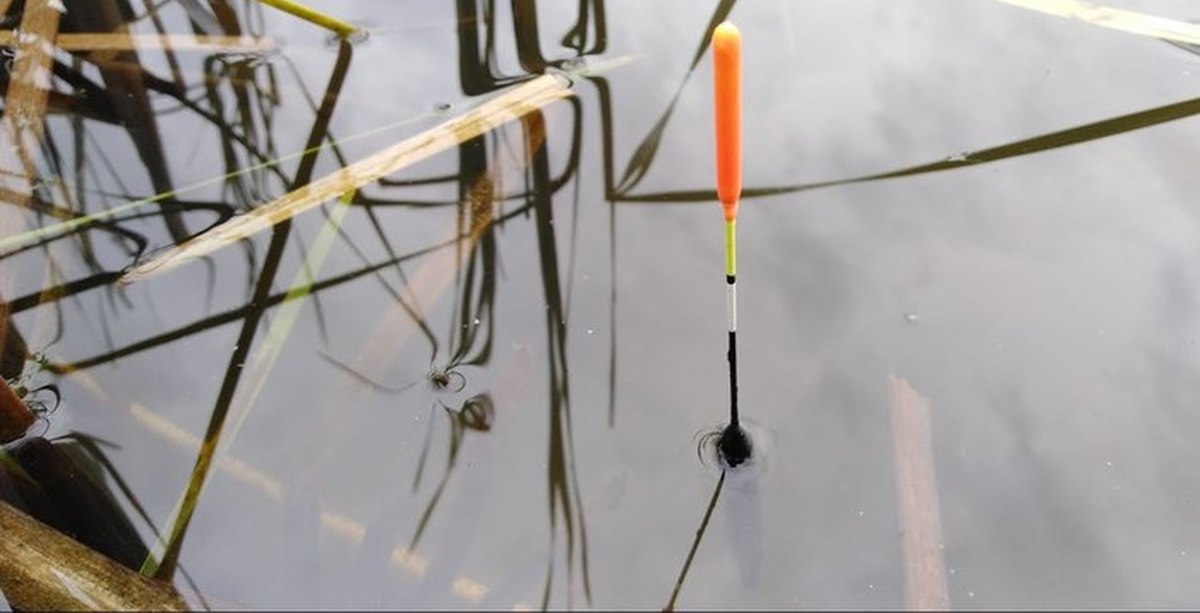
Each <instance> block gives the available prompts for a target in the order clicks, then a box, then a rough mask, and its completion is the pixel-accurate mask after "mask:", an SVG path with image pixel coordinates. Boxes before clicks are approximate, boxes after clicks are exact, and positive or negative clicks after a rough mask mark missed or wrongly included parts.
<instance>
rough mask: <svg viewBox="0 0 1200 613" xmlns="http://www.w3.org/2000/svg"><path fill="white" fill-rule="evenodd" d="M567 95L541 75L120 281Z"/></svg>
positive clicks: (185, 258) (561, 81)
mask: <svg viewBox="0 0 1200 613" xmlns="http://www.w3.org/2000/svg"><path fill="white" fill-rule="evenodd" d="M569 95H571V89H570V80H569V79H568V78H567V77H565V76H561V75H551V74H547V75H542V76H540V77H537V78H536V79H533V80H531V81H529V82H527V83H524V84H523V85H520V86H518V87H516V88H514V89H512V90H510V91H508V92H506V93H504V94H502V95H500V96H498V97H496V98H493V99H492V100H490V101H488V102H485V103H484V104H482V105H480V106H478V107H476V108H474V109H471V110H470V111H468V112H466V113H464V114H462V115H459V116H458V117H455V118H453V119H450V120H449V121H446V122H445V123H442V124H441V125H438V126H435V127H433V128H431V129H429V130H426V131H425V132H422V133H420V134H418V135H416V136H413V137H411V138H408V139H406V140H404V141H402V142H400V143H397V144H395V145H393V146H391V147H388V148H387V149H384V150H382V151H379V152H377V153H375V154H373V155H370V156H368V157H366V158H364V159H362V160H359V161H358V162H355V163H353V164H351V165H349V166H347V167H345V168H342V169H340V170H337V171H335V172H334V173H332V174H329V175H326V176H324V177H322V178H320V179H318V180H316V181H313V182H312V183H310V184H308V185H306V186H304V187H301V188H299V189H297V190H295V191H292V192H290V193H288V194H285V195H284V196H282V197H281V198H278V199H276V200H274V201H272V202H269V203H267V204H265V205H263V206H260V207H258V208H256V209H254V210H252V211H250V212H249V213H246V214H245V215H239V216H237V217H234V218H232V219H230V220H228V221H226V222H225V223H223V224H221V225H219V226H217V227H215V228H212V229H211V230H209V231H207V232H205V233H204V234H201V235H200V236H197V237H195V238H193V239H191V240H189V241H187V242H185V243H183V244H181V245H178V246H176V247H173V248H171V249H169V250H167V251H165V252H163V253H161V254H159V255H158V256H157V257H154V258H151V259H150V260H148V261H146V262H143V263H142V264H139V265H138V266H135V267H134V268H133V269H132V270H130V271H129V272H128V273H126V274H125V275H124V276H123V277H121V283H123V284H127V283H132V282H134V281H139V280H141V279H145V278H147V277H150V276H152V275H155V274H158V273H161V272H163V271H165V270H170V269H171V268H174V267H176V266H179V265H180V264H183V263H185V262H190V261H192V260H194V259H196V258H199V257H202V256H205V255H208V254H209V253H212V252H213V251H216V250H217V249H220V248H221V247H224V246H226V245H229V244H232V243H235V242H237V241H239V240H242V239H244V238H247V237H249V236H252V235H254V234H255V233H257V232H260V231H262V230H265V229H267V228H270V227H272V226H274V225H275V224H277V223H280V222H282V221H284V220H285V219H291V218H292V217H294V216H295V215H297V214H299V213H302V212H304V211H307V210H309V209H311V208H313V207H315V206H317V205H319V204H321V203H322V202H326V201H328V200H331V199H333V198H336V197H338V196H340V195H341V194H344V193H346V192H348V191H351V190H355V189H358V188H359V187H361V186H363V185H366V184H368V183H371V182H373V181H376V180H378V179H380V178H382V177H384V176H386V175H389V174H391V173H393V172H396V171H398V170H400V169H402V168H404V167H406V166H409V165H412V164H414V163H416V162H419V161H421V160H424V159H426V158H428V157H431V156H433V155H434V154H436V153H440V152H442V151H444V150H446V149H449V148H450V147H453V146H455V145H458V144H459V143H462V142H465V141H468V140H470V139H472V138H474V137H476V136H479V135H480V134H483V133H485V132H487V131H489V130H492V129H494V128H496V127H497V126H499V125H501V124H503V123H505V122H508V121H511V120H513V119H516V118H519V117H521V116H523V115H525V114H526V113H529V112H531V111H533V110H536V109H538V108H541V107H542V106H545V105H547V104H549V103H550V102H553V101H555V100H558V99H560V98H564V97H566V96H569Z"/></svg>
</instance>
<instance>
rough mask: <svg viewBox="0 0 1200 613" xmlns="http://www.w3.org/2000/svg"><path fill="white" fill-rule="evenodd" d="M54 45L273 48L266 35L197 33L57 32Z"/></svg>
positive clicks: (3, 42) (1, 40)
mask: <svg viewBox="0 0 1200 613" xmlns="http://www.w3.org/2000/svg"><path fill="white" fill-rule="evenodd" d="M16 43H17V37H16V35H15V34H14V33H13V32H7V31H6V32H0V47H12V46H14V45H15V44H16ZM54 46H55V47H56V48H58V49H61V50H63V51H135V50H146V49H171V50H172V51H214V50H215V51H231V52H233V51H236V52H240V53H246V52H264V51H270V50H272V49H274V48H275V41H274V40H272V39H270V38H267V37H265V36H206V35H197V34H168V35H161V34H129V33H125V32H115V33H114V32H110V33H105V34H91V33H87V34H60V35H58V37H57V38H55V39H54Z"/></svg>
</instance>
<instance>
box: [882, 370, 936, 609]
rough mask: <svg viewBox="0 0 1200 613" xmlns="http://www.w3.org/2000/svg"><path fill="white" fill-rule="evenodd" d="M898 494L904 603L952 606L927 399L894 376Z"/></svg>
mask: <svg viewBox="0 0 1200 613" xmlns="http://www.w3.org/2000/svg"><path fill="white" fill-rule="evenodd" d="M889 383H890V385H891V396H892V402H891V405H892V406H891V414H892V441H893V446H894V451H895V454H896V455H895V463H896V497H897V499H898V500H897V503H898V504H897V506H898V507H899V511H900V529H901V530H902V532H903V536H902V538H901V542H902V547H903V559H904V604H905V606H906V608H907V609H908V610H910V611H926V610H938V611H945V610H947V609H949V608H950V595H949V588H948V586H947V582H946V561H945V554H944V552H943V550H942V520H941V514H940V513H939V512H938V492H937V477H936V475H935V474H934V470H933V442H932V434H931V428H930V424H929V418H930V413H931V411H930V408H929V401H928V400H926V399H925V398H922V397H921V396H920V395H919V394H918V393H917V391H916V390H914V389H913V388H912V386H911V385H909V383H908V381H905V380H904V379H899V378H896V377H891V378H890V381H889Z"/></svg>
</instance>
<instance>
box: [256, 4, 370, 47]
mask: <svg viewBox="0 0 1200 613" xmlns="http://www.w3.org/2000/svg"><path fill="white" fill-rule="evenodd" d="M258 1H259V2H261V3H263V4H265V5H267V6H270V7H274V8H277V9H279V10H281V11H283V12H285V13H290V14H292V15H295V16H296V17H299V18H300V19H303V20H305V21H308V22H311V23H315V24H317V25H319V26H321V27H322V28H325V29H326V30H329V31H331V32H333V33H334V34H337V35H338V36H341V37H342V38H346V37H348V36H350V35H351V34H354V33H355V32H358V27H357V26H354V25H350V24H349V23H346V22H345V21H342V20H341V19H338V18H336V17H333V16H330V15H326V14H325V13H322V12H321V11H318V10H316V9H313V8H310V7H307V6H304V5H303V4H300V3H299V2H295V1H294V0H258Z"/></svg>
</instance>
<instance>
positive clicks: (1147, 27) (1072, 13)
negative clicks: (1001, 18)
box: [997, 0, 1200, 44]
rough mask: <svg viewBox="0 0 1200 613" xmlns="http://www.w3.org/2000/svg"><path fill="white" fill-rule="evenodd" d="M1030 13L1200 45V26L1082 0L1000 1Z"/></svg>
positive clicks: (999, 0)
mask: <svg viewBox="0 0 1200 613" xmlns="http://www.w3.org/2000/svg"><path fill="white" fill-rule="evenodd" d="M997 1H998V2H1003V3H1004V4H1011V5H1012V6H1019V7H1021V8H1024V9H1029V10H1031V11H1037V12H1039V13H1045V14H1047V15H1055V16H1057V17H1065V18H1067V19H1074V20H1077V21H1082V22H1084V23H1089V24H1091V25H1094V26H1100V27H1102V28H1109V29H1112V30H1119V31H1121V32H1128V33H1129V34H1137V35H1139V36H1149V37H1152V38H1159V39H1162V40H1166V41H1171V42H1176V43H1190V44H1200V25H1196V24H1192V23H1188V22H1186V21H1179V20H1176V19H1169V18H1167V17H1158V16H1156V15H1147V14H1145V13H1138V12H1135V11H1127V10H1124V9H1115V8H1110V7H1107V6H1101V5H1099V4H1093V3H1091V2H1082V1H1081V0H997Z"/></svg>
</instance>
